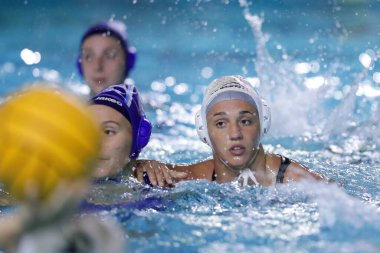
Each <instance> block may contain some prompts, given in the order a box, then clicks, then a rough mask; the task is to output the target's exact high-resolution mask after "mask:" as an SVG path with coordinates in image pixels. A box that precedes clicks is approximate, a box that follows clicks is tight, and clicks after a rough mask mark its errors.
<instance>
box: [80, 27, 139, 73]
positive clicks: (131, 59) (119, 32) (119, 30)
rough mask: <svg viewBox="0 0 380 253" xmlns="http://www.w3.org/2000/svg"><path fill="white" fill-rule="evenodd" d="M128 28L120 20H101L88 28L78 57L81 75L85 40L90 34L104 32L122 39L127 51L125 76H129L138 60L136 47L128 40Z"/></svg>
mask: <svg viewBox="0 0 380 253" xmlns="http://www.w3.org/2000/svg"><path fill="white" fill-rule="evenodd" d="M126 30H127V28H126V26H125V24H124V23H122V22H120V21H108V22H100V23H97V24H95V25H93V26H91V27H89V28H88V29H87V31H86V32H85V33H84V34H83V36H82V39H81V41H80V48H79V50H80V53H79V56H78V59H77V68H78V72H79V74H80V75H81V76H83V69H82V61H81V51H82V45H83V42H84V41H85V40H86V39H87V38H88V37H90V36H92V35H95V34H104V35H106V36H112V37H115V38H116V39H117V40H119V41H120V43H121V47H122V48H123V50H124V53H125V62H126V63H127V64H125V71H124V78H126V77H127V76H128V72H129V71H130V70H131V69H133V67H134V66H135V62H136V49H135V48H134V47H131V46H130V45H129V44H128V40H127V31H126Z"/></svg>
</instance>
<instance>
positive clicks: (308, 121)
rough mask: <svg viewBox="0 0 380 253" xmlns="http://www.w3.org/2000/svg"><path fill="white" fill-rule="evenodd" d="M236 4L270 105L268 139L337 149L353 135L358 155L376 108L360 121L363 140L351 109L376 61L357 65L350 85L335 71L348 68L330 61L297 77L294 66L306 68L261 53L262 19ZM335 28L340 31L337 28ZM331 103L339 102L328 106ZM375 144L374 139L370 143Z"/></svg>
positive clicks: (360, 100) (263, 50) (264, 47)
mask: <svg viewBox="0 0 380 253" xmlns="http://www.w3.org/2000/svg"><path fill="white" fill-rule="evenodd" d="M239 3H240V5H241V7H242V8H243V16H244V18H245V19H246V21H247V22H248V24H249V25H250V27H251V29H252V33H253V36H254V39H255V41H256V59H255V71H256V73H257V77H258V78H259V80H260V85H259V87H258V89H260V93H261V94H262V95H263V96H264V97H265V98H266V99H267V100H269V101H270V104H271V107H272V115H273V117H272V129H271V133H272V135H274V136H280V137H281V136H308V137H309V138H313V139H315V140H317V141H319V142H324V143H326V144H325V146H326V147H329V146H330V145H335V144H338V145H343V144H342V143H344V142H345V141H346V139H345V138H346V137H347V136H350V135H352V134H353V133H354V135H355V138H357V139H359V143H360V144H358V145H357V146H358V150H357V151H359V152H360V150H362V149H363V145H361V144H363V143H364V142H367V141H368V136H372V133H371V132H372V131H373V128H374V127H375V126H376V125H377V126H378V121H379V116H378V106H376V105H377V104H376V103H373V106H372V113H371V114H368V115H369V118H367V119H364V121H362V126H363V125H364V126H363V127H366V126H367V127H366V128H365V129H368V128H369V129H368V132H366V133H365V134H364V136H363V133H362V131H360V130H358V129H357V128H358V125H359V124H358V122H360V120H359V118H360V117H358V115H357V108H358V106H362V107H364V106H363V105H362V104H363V103H364V102H363V100H364V99H363V98H362V97H359V96H358V91H359V90H360V87H361V85H362V83H363V82H364V80H365V79H366V78H368V76H369V71H370V70H371V69H373V67H374V64H375V61H376V57H375V56H373V57H372V58H371V59H370V61H367V62H366V63H368V64H367V65H365V64H363V63H362V64H363V66H364V68H363V70H362V71H361V72H359V73H353V75H354V76H356V77H355V80H354V82H353V83H352V84H351V85H344V84H342V83H341V78H340V77H339V76H338V72H339V71H338V70H340V71H342V70H345V71H347V69H349V68H347V67H346V66H344V65H343V64H342V63H340V62H339V61H338V60H336V62H333V63H332V64H331V66H330V67H329V68H328V69H327V70H326V72H325V73H317V72H318V71H319V69H318V70H317V71H314V72H315V73H309V72H310V71H309V70H307V71H305V73H303V72H302V69H301V70H299V71H298V72H299V73H297V71H296V70H297V67H298V68H303V69H305V68H306V67H308V68H311V63H302V62H299V61H297V59H293V60H290V57H289V56H288V55H286V54H284V55H283V57H282V59H281V60H275V59H274V58H273V57H272V56H271V54H270V53H269V52H268V50H267V43H268V42H269V38H270V37H269V36H268V35H267V34H264V33H263V31H262V24H263V22H264V18H263V17H259V16H258V15H253V14H251V13H250V11H249V5H248V4H247V2H246V1H245V0H240V1H239ZM341 29H343V31H344V30H345V29H344V28H342V27H341ZM372 51H373V50H372ZM366 55H367V54H366ZM368 57H371V56H368ZM363 60H365V59H363ZM363 60H361V62H363ZM316 64H317V65H318V64H319V63H318V62H316ZM305 66H306V67H305ZM307 73H309V74H307ZM343 75H347V73H343ZM347 87H349V89H347ZM337 102H340V103H338V105H337V106H335V107H334V106H332V104H337ZM363 109H364V108H363ZM361 129H363V128H361ZM370 129H372V131H371V130H370ZM310 136H311V137H310ZM351 142H352V140H351ZM379 142H380V140H378V141H375V143H379ZM343 146H344V145H343ZM351 149H352V146H351ZM364 149H365V150H366V149H368V148H364Z"/></svg>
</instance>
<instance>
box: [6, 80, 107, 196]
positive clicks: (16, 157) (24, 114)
mask: <svg viewBox="0 0 380 253" xmlns="http://www.w3.org/2000/svg"><path fill="white" fill-rule="evenodd" d="M0 119H1V123H0V156H1V158H0V181H1V182H2V183H3V185H4V186H5V188H6V189H7V190H8V191H9V192H10V193H11V194H12V195H13V196H14V197H15V198H16V199H19V200H28V199H31V198H32V199H36V200H44V199H46V198H47V197H49V194H50V193H51V192H52V191H53V190H54V189H55V187H56V186H57V185H58V184H59V182H61V180H74V179H79V178H84V177H89V176H90V175H91V172H92V171H91V166H92V164H93V162H94V160H95V158H96V157H97V154H98V150H99V144H100V143H99V140H100V131H99V128H98V126H97V124H96V122H95V120H94V119H93V117H92V115H91V114H90V112H89V111H88V109H87V107H86V105H85V104H83V103H81V102H80V101H79V100H78V99H76V98H75V97H74V96H72V95H70V94H68V93H65V92H63V91H61V90H57V89H52V88H47V87H32V88H28V89H26V90H24V91H21V92H20V93H16V94H14V95H13V96H10V97H9V98H8V99H7V100H6V101H5V102H4V103H3V104H1V105H0Z"/></svg>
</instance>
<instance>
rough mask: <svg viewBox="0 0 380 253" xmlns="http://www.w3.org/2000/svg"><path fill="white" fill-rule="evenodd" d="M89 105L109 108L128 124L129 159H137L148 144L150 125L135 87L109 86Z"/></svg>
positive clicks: (150, 131) (123, 85)
mask: <svg viewBox="0 0 380 253" xmlns="http://www.w3.org/2000/svg"><path fill="white" fill-rule="evenodd" d="M90 103H91V104H100V105H106V106H109V107H111V108H113V109H115V110H116V111H118V112H120V113H121V114H122V115H123V116H124V117H125V118H126V119H127V120H128V121H129V122H130V124H131V127H132V138H133V140H132V147H131V153H130V155H129V157H130V158H137V157H138V156H139V154H140V152H141V150H142V149H143V148H144V147H145V146H146V145H147V144H148V142H149V138H150V135H151V133H152V125H151V123H150V122H149V120H148V119H147V118H146V116H145V113H144V109H143V107H142V104H141V101H140V98H139V95H138V92H137V89H136V87H135V86H134V85H133V84H120V85H113V86H110V87H108V88H106V89H104V90H103V91H101V92H100V93H98V94H97V95H95V96H94V97H92V98H91V99H90Z"/></svg>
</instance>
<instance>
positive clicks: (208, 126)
mask: <svg viewBox="0 0 380 253" xmlns="http://www.w3.org/2000/svg"><path fill="white" fill-rule="evenodd" d="M270 122H271V115H270V108H269V106H268V105H267V104H266V102H265V101H264V100H262V98H261V97H260V96H259V94H258V93H257V92H256V91H255V89H254V88H253V87H252V85H251V84H250V83H249V82H248V81H246V80H245V79H244V78H242V77H240V76H224V77H221V78H219V79H216V80H214V81H213V82H212V83H211V84H210V85H209V86H208V88H207V90H206V93H205V97H204V99H203V103H202V107H201V109H200V111H199V112H198V113H197V114H196V129H197V132H198V135H199V137H200V139H201V140H202V141H203V142H205V143H207V144H208V145H209V146H210V147H211V148H212V151H213V159H212V160H209V161H205V162H202V163H198V164H194V165H186V166H174V167H172V166H168V168H169V169H173V170H176V171H184V172H187V173H188V179H208V180H211V181H216V182H218V183H225V182H230V181H234V180H238V181H239V182H241V184H243V185H246V184H248V185H255V184H256V185H263V186H269V185H274V184H276V183H286V182H289V181H293V180H300V179H313V180H325V178H324V177H323V176H322V175H319V174H317V173H315V172H312V171H310V170H308V169H307V168H306V167H304V166H302V165H301V164H299V163H298V162H296V161H293V160H290V159H288V158H287V157H284V156H281V155H276V154H270V153H266V152H265V151H264V148H263V145H262V144H261V141H262V138H263V136H264V135H265V134H266V133H267V132H268V131H269V128H270ZM162 169H165V168H164V167H162V166H153V167H152V166H149V167H148V166H147V167H145V168H143V169H142V168H141V170H156V171H157V170H162ZM151 173H152V172H151ZM154 174H155V176H156V177H160V175H161V174H162V173H157V172H155V173H154ZM150 180H151V181H154V180H156V178H151V179H150ZM159 180H162V179H159Z"/></svg>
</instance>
